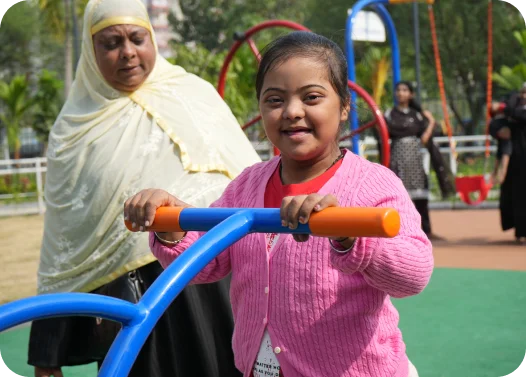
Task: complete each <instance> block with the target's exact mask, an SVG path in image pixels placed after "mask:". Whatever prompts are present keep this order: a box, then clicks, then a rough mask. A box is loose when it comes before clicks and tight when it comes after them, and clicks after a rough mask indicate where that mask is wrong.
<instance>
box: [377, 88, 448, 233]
mask: <svg viewBox="0 0 526 377" xmlns="http://www.w3.org/2000/svg"><path fill="white" fill-rule="evenodd" d="M395 94H396V99H397V103H398V104H397V105H396V106H395V107H393V108H392V109H390V110H387V111H386V113H385V115H384V117H385V120H386V123H387V126H388V130H389V137H390V139H391V162H390V168H391V170H393V172H394V173H395V174H396V175H397V176H398V177H399V178H400V179H401V180H402V182H403V183H404V187H405V188H406V190H407V191H408V193H409V195H410V197H411V199H412V200H413V203H414V205H415V207H416V209H417V210H418V212H419V213H420V217H421V219H422V229H423V230H424V233H425V234H426V235H427V236H428V237H429V239H431V240H441V239H442V238H441V237H439V236H437V235H436V234H434V233H433V232H432V229H431V219H430V217H429V182H428V176H427V174H426V172H425V169H424V159H423V155H422V152H421V148H422V146H424V147H426V148H427V149H428V151H429V153H430V157H431V165H432V166H433V169H434V170H435V172H436V174H437V178H438V183H439V186H440V189H441V192H442V195H443V197H447V196H449V195H451V194H452V193H454V191H455V189H454V187H453V184H452V183H451V173H450V171H449V170H448V169H447V167H446V166H445V164H444V162H443V159H442V156H441V154H440V151H439V150H438V148H437V147H436V145H435V144H434V143H433V141H432V137H433V129H434V127H435V125H436V122H435V119H434V118H433V116H432V114H431V113H430V112H429V111H424V110H422V107H421V106H420V105H419V104H418V103H417V102H416V101H415V99H414V90H413V87H412V85H411V84H410V83H409V82H405V81H402V82H399V83H398V84H397V85H396V93H395Z"/></svg>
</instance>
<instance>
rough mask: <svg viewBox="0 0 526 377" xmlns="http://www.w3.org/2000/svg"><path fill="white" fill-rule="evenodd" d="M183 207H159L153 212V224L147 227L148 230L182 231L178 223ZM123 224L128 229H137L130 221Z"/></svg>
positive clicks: (134, 230) (133, 230)
mask: <svg viewBox="0 0 526 377" xmlns="http://www.w3.org/2000/svg"><path fill="white" fill-rule="evenodd" d="M183 209H184V207H160V208H157V211H156V212H155V220H154V221H153V224H152V225H151V226H150V227H148V231H149V232H184V230H182V229H181V226H180V224H179V216H180V215H181V211H182V210H183ZM124 225H126V228H128V230H131V231H132V232H136V231H137V229H133V228H132V223H131V222H129V221H124Z"/></svg>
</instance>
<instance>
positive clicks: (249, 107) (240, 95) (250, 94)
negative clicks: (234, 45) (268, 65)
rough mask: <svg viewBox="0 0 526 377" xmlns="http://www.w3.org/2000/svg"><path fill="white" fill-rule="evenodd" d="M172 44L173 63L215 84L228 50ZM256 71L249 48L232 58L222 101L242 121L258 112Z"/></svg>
mask: <svg viewBox="0 0 526 377" xmlns="http://www.w3.org/2000/svg"><path fill="white" fill-rule="evenodd" d="M174 47H175V50H176V53H177V57H176V58H174V59H170V61H171V62H172V63H174V64H177V65H180V66H181V67H183V68H185V69H186V70H187V71H188V72H191V73H194V74H196V75H198V76H199V77H201V78H203V79H205V80H207V81H208V82H210V83H211V84H212V85H214V87H217V81H218V77H219V71H220V70H221V66H222V65H223V62H224V60H225V57H226V54H227V51H222V52H217V51H210V50H208V49H206V48H205V47H204V46H203V45H196V46H191V47H190V46H187V45H176V46H174ZM256 72H257V63H256V59H255V57H254V56H253V55H252V53H251V52H250V50H249V49H248V47H246V46H245V47H244V48H241V49H240V51H239V52H238V54H236V57H235V58H234V59H233V60H232V63H231V65H230V69H229V71H228V74H227V85H226V88H225V100H226V101H227V102H228V104H229V106H230V108H231V109H232V112H233V113H234V115H235V116H236V118H237V119H238V121H239V122H240V123H241V124H243V123H245V122H246V121H247V120H248V118H250V117H253V116H254V115H256V114H257V102H256V96H255V89H254V86H253V85H254V84H253V83H254V82H255V75H256Z"/></svg>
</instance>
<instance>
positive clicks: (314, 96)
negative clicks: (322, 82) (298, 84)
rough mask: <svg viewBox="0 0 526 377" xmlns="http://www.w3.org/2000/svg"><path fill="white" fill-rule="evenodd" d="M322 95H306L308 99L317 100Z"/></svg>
mask: <svg viewBox="0 0 526 377" xmlns="http://www.w3.org/2000/svg"><path fill="white" fill-rule="evenodd" d="M321 97H322V96H321V95H319V94H309V95H308V96H307V97H305V100H306V101H315V100H317V99H318V98H321Z"/></svg>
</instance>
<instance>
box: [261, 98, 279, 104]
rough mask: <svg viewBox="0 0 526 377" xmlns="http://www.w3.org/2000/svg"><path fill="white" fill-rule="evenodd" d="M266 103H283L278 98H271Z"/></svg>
mask: <svg viewBox="0 0 526 377" xmlns="http://www.w3.org/2000/svg"><path fill="white" fill-rule="evenodd" d="M265 102H267V103H270V104H276V103H280V102H283V101H282V100H281V98H278V97H269V98H267V100H266V101H265Z"/></svg>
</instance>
